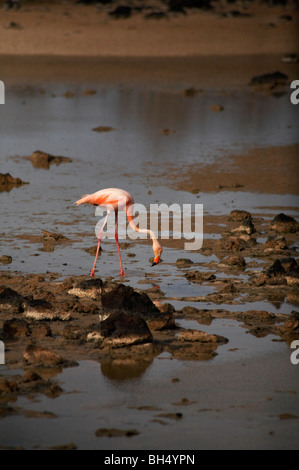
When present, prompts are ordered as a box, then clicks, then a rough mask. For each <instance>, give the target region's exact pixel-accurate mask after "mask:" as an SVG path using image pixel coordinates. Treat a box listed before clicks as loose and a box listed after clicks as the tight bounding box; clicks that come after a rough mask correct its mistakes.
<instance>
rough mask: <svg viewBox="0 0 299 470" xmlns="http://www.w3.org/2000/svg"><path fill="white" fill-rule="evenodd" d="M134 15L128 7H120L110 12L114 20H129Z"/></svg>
mask: <svg viewBox="0 0 299 470" xmlns="http://www.w3.org/2000/svg"><path fill="white" fill-rule="evenodd" d="M131 13H132V8H131V7H130V6H128V5H119V6H117V7H115V8H114V10H111V11H110V12H109V15H110V16H113V18H116V19H120V18H129V17H130V16H131Z"/></svg>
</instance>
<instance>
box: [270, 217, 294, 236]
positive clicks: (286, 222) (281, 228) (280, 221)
mask: <svg viewBox="0 0 299 470" xmlns="http://www.w3.org/2000/svg"><path fill="white" fill-rule="evenodd" d="M270 229H271V230H275V231H276V232H283V233H295V232H297V231H298V230H299V223H298V222H297V221H296V220H295V219H294V218H293V217H291V216H289V215H285V214H283V213H281V214H278V215H277V216H276V217H274V219H273V220H272V222H271V224H270Z"/></svg>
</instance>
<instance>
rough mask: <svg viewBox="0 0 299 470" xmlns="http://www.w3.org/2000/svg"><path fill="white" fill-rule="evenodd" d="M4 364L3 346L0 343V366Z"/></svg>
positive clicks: (0, 342) (1, 342)
mask: <svg viewBox="0 0 299 470" xmlns="http://www.w3.org/2000/svg"><path fill="white" fill-rule="evenodd" d="M1 364H5V346H4V343H3V341H0V365H1Z"/></svg>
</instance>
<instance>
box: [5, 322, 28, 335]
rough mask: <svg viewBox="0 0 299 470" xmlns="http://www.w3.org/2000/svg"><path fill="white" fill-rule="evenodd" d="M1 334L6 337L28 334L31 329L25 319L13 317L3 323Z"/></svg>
mask: <svg viewBox="0 0 299 470" xmlns="http://www.w3.org/2000/svg"><path fill="white" fill-rule="evenodd" d="M3 334H4V336H5V337H6V338H15V337H22V336H23V337H24V336H30V334H31V330H30V327H29V325H28V323H27V322H26V321H25V320H22V319H19V318H13V319H12V320H6V321H5V322H4V323H3Z"/></svg>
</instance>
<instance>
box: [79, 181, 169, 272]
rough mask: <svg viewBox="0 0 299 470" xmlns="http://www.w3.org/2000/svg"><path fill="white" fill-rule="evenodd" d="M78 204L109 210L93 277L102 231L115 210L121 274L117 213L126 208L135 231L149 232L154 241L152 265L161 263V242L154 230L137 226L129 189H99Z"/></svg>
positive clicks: (83, 197)
mask: <svg viewBox="0 0 299 470" xmlns="http://www.w3.org/2000/svg"><path fill="white" fill-rule="evenodd" d="M75 204H77V206H79V205H80V204H92V205H94V206H101V207H103V209H105V210H106V211H107V215H106V217H105V219H104V223H103V226H102V228H101V230H100V233H99V236H98V246H97V251H96V256H95V260H94V264H93V267H92V270H91V273H90V276H91V277H94V270H95V266H96V262H97V258H98V254H99V249H100V245H101V237H102V233H103V230H104V227H105V225H106V223H107V219H108V217H109V214H110V212H111V211H112V210H113V211H114V213H115V241H116V245H117V251H118V257H119V264H120V274H121V275H124V271H123V268H122V262H121V255H120V248H119V243H118V234H117V215H118V211H119V210H122V209H125V210H126V214H127V217H128V221H129V224H130V226H131V227H132V229H133V230H135V232H141V233H148V234H149V235H150V237H151V239H152V241H153V251H154V255H155V258H154V262H153V264H152V266H155V265H156V264H158V263H159V261H160V256H161V253H162V247H161V245H160V243H159V242H158V240H157V238H156V236H155V234H154V232H152V231H151V230H149V229H141V228H139V227H137V226H136V225H135V224H134V222H133V215H132V214H133V211H132V209H133V204H134V199H133V198H132V196H131V194H129V193H128V192H127V191H124V190H123V189H118V188H108V189H101V190H100V191H97V192H96V193H93V194H86V195H85V196H82V197H81V199H79V200H78V201H76V202H75Z"/></svg>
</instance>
